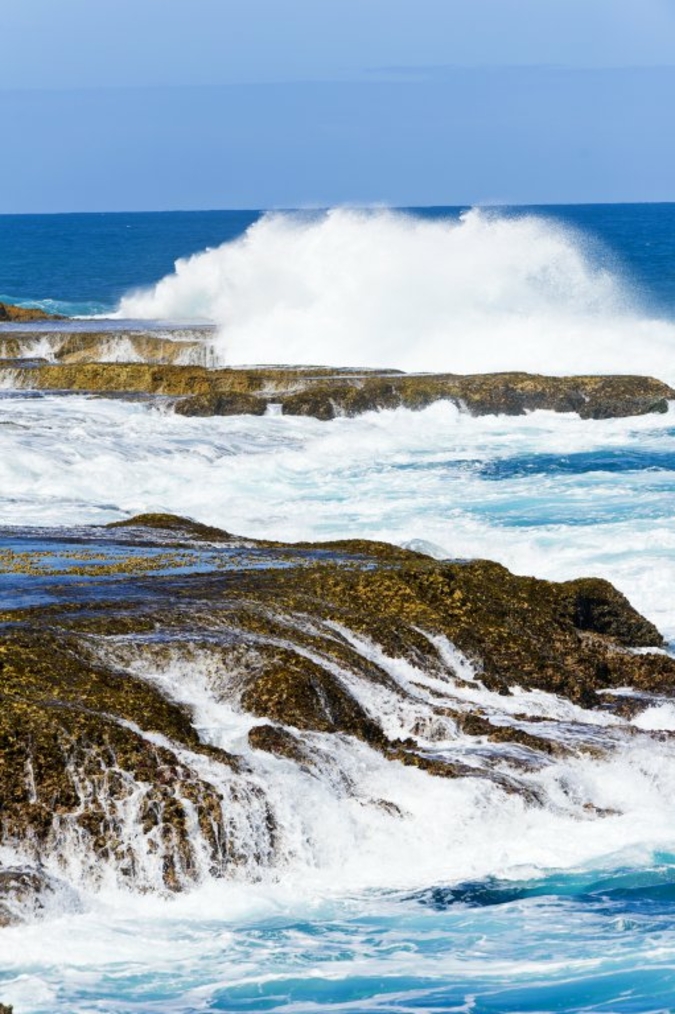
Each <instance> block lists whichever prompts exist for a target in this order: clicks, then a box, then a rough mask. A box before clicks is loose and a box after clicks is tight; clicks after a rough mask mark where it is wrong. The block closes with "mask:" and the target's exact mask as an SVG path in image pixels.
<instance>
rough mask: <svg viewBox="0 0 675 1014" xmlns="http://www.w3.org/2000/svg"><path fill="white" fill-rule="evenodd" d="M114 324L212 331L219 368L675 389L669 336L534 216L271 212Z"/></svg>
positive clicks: (603, 264) (136, 296) (180, 264)
mask: <svg viewBox="0 0 675 1014" xmlns="http://www.w3.org/2000/svg"><path fill="white" fill-rule="evenodd" d="M600 253H603V256H600ZM117 315H118V316H119V317H125V318H141V319H152V318H165V319H200V318H206V319H209V320H213V321H216V322H217V323H218V325H219V331H220V337H219V340H218V345H217V348H218V352H219V357H220V360H221V362H222V363H223V364H245V363H246V364H248V363H269V362H274V363H277V362H288V363H305V364H325V365H335V366H339V365H350V366H363V367H381V366H388V367H396V368H399V369H405V370H434V371H437V370H447V371H452V372H458V373H472V372H485V371H489V372H492V371H498V370H526V371H530V372H540V373H546V372H548V373H574V372H576V373H580V372H615V373H616V372H618V373H642V374H644V373H648V374H653V375H656V376H659V377H661V378H662V379H664V380H672V379H673V378H675V367H674V366H673V362H674V356H673V353H674V352H675V324H673V323H672V322H671V321H669V320H666V319H661V317H660V316H659V315H658V314H653V313H651V312H650V311H649V310H648V309H647V308H646V307H644V306H641V301H640V298H639V297H638V295H637V293H636V292H635V291H634V290H633V288H632V287H631V284H630V282H629V281H628V280H627V279H626V278H625V277H624V276H623V275H622V272H621V270H620V269H618V268H616V266H615V268H614V270H613V269H612V257H611V256H609V255H608V252H607V251H606V250H605V251H604V252H603V251H600V249H599V247H598V244H597V243H595V244H594V243H593V242H591V241H590V240H588V239H587V238H584V236H583V235H582V234H581V233H579V232H577V231H576V230H575V229H573V228H571V227H569V226H565V225H563V224H561V223H560V222H555V221H554V220H552V219H547V218H545V217H541V216H539V215H537V216H535V215H532V214H523V215H515V216H514V215H513V214H509V215H500V214H499V213H496V212H484V211H479V210H473V211H470V212H467V213H465V214H463V215H462V216H460V218H459V219H458V220H450V219H436V220H428V219H423V218H420V217H417V216H415V215H412V214H409V215H406V214H402V213H395V212H391V211H377V212H359V211H349V210H341V209H337V210H332V211H329V212H326V213H322V214H315V215H302V214H268V215H265V216H264V217H262V218H261V219H260V220H259V221H257V222H255V223H254V224H253V225H251V226H250V227H249V228H248V230H247V231H246V233H245V234H244V235H243V236H241V237H240V238H238V239H235V240H233V241H231V242H229V243H226V244H224V245H222V246H220V247H218V248H217V249H212V250H207V251H204V252H203V253H200V254H196V255H194V256H192V257H190V258H187V259H182V260H179V261H177V263H176V266H175V271H174V273H173V274H171V275H168V276H166V277H165V278H163V279H162V280H161V281H159V282H158V283H157V284H156V285H154V286H153V287H151V288H149V289H145V290H142V291H138V292H135V293H130V294H128V295H127V296H125V297H124V298H123V299H122V300H121V302H120V304H119V307H118V309H117Z"/></svg>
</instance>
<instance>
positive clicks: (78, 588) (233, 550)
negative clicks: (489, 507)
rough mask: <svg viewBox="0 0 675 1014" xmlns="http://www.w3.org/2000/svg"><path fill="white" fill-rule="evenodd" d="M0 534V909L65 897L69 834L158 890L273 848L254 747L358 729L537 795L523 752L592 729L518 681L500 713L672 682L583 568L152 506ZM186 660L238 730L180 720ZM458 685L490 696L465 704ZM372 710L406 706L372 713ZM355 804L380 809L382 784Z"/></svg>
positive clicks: (579, 740) (333, 741)
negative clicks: (298, 540)
mask: <svg viewBox="0 0 675 1014" xmlns="http://www.w3.org/2000/svg"><path fill="white" fill-rule="evenodd" d="M0 535H1V538H0V592H1V593H2V599H3V600H4V604H2V605H1V606H0V622H1V623H2V630H1V631H0V678H1V687H2V705H3V706H2V709H1V710H0V749H1V750H2V756H3V766H2V769H1V770H0V815H1V821H2V835H3V841H4V843H5V845H7V846H10V847H12V848H14V849H15V850H16V852H17V854H18V855H20V856H21V857H22V864H21V865H20V866H18V867H10V868H5V869H4V870H3V869H0V925H2V924H5V925H7V924H11V923H12V922H14V921H16V920H17V919H20V918H25V917H30V918H34V917H36V916H39V914H40V913H41V912H48V911H49V909H50V904H51V900H50V899H52V898H53V897H56V896H58V897H59V898H61V899H63V898H64V897H67V896H68V891H69V890H72V889H71V888H70V887H69V884H68V881H69V877H71V876H72V869H71V866H72V862H73V854H76V855H77V868H78V870H79V871H80V875H81V876H82V875H83V876H85V879H86V880H87V881H88V882H89V883H90V885H92V886H96V884H97V883H99V882H102V881H103V880H105V878H106V877H107V878H113V879H114V880H115V881H116V882H118V883H122V884H124V883H126V884H128V885H129V886H130V887H132V888H133V889H135V890H141V891H148V890H150V891H159V892H165V891H168V892H172V891H178V890H182V889H185V888H187V887H189V886H190V885H191V884H194V883H196V882H198V881H199V880H200V878H202V877H203V876H204V875H206V874H208V875H209V876H222V877H229V876H233V875H237V874H238V873H241V872H242V871H244V872H247V874H248V875H250V876H255V875H256V870H258V871H259V870H260V869H263V868H266V867H269V866H270V865H273V864H274V863H275V862H276V861H277V860H278V858H279V849H280V848H281V845H280V842H281V840H282V837H283V836H282V829H281V827H280V823H279V821H280V818H279V816H278V814H277V812H276V810H275V803H274V799H273V798H271V796H268V794H267V793H266V791H265V789H264V787H263V783H262V782H261V780H260V778H259V777H258V776H257V775H256V771H255V758H257V757H261V758H262V757H264V756H268V757H269V758H271V761H270V762H272V763H275V764H291V765H294V766H295V767H296V768H297V769H298V770H299V771H303V772H306V773H310V774H311V776H312V777H315V778H319V779H321V778H324V779H340V778H342V779H344V777H345V774H344V772H343V771H341V768H340V762H339V757H340V749H360V750H364V749H365V750H366V751H369V756H371V757H372V758H376V757H378V758H379V759H380V760H379V761H378V763H386V764H398V765H405V766H406V767H413V768H416V769H418V770H420V771H421V772H425V773H427V774H429V775H432V776H435V777H439V778H450V779H456V778H481V779H485V780H486V781H487V782H490V783H492V784H494V785H496V786H497V787H498V788H499V789H500V790H501V791H504V792H506V793H510V794H516V795H520V796H521V797H522V798H523V801H524V803H526V804H527V805H533V806H538V805H542V800H541V799H540V798H539V791H540V790H539V789H538V786H537V782H536V779H533V772H536V771H538V770H540V769H541V767H542V766H545V765H548V764H551V763H555V762H556V760H557V759H559V758H560V757H564V756H566V755H574V754H578V755H579V756H583V755H587V756H602V754H603V753H604V752H606V751H611V749H612V742H611V737H610V738H608V739H607V741H606V742H604V741H603V740H602V738H601V737H600V736H599V734H598V728H597V725H594V724H592V723H591V724H590V725H588V726H585V725H584V723H583V721H582V720H580V721H579V723H578V727H577V728H576V729H575V731H574V734H573V735H570V730H569V728H567V726H566V725H565V724H564V723H563V724H561V723H560V722H556V721H555V720H553V719H552V718H551V719H548V720H545V714H546V712H545V709H544V713H543V714H541V713H530V712H528V708H527V704H526V698H523V701H524V703H523V705H522V711H521V710H520V708H519V709H517V710H515V711H514V709H513V707H511V706H508V703H509V701H511V700H512V699H513V694H514V693H515V692H516V691H517V694H520V695H522V694H527V693H528V692H543V693H545V694H548V695H555V698H551V699H552V700H553V699H562V700H565V701H567V702H569V706H570V707H571V708H573V709H574V708H576V709H582V711H579V714H580V715H582V713H583V711H587V712H588V713H589V714H592V713H593V712H601V713H602V714H612V715H614V716H615V718H614V719H613V721H616V722H617V723H624V724H625V723H626V721H627V720H628V719H629V718H630V716H631V714H632V713H634V711H635V710H636V709H638V710H639V708H641V707H644V706H645V701H648V700H649V699H650V698H651V696H652V695H655V694H657V695H666V696H671V695H672V694H673V693H675V659H673V658H671V657H670V656H668V655H666V654H665V653H664V652H663V651H662V650H661V649H662V647H663V641H662V638H661V636H660V634H659V633H658V631H657V630H656V629H655V628H654V626H653V625H652V624H651V623H649V622H648V621H647V620H645V619H644V618H643V617H641V616H640V615H639V614H638V613H637V612H636V611H635V610H634V609H633V608H632V607H631V605H630V604H629V603H628V601H627V600H626V599H625V598H624V596H623V595H621V594H620V593H619V592H618V591H617V590H616V589H614V588H613V587H612V585H611V584H609V583H608V582H606V581H603V580H599V579H594V578H580V579H578V580H575V581H568V582H564V583H560V584H556V583H553V582H548V581H542V580H537V579H535V578H530V577H519V576H516V575H514V574H511V573H510V572H509V571H508V570H506V569H505V568H504V567H502V566H500V565H498V564H495V563H491V562H489V561H484V560H473V561H440V562H439V561H435V560H432V559H430V558H429V557H426V556H423V555H421V554H418V553H414V552H411V551H408V550H404V549H399V548H397V547H395V546H390V545H386V544H382V543H372V542H367V541H345V542H333V543H316V544H294V545H286V544H280V543H272V542H260V541H255V540H250V539H244V538H239V537H235V536H231V535H229V534H228V533H226V532H222V531H220V530H218V529H213V528H209V527H207V526H203V525H197V524H195V523H193V522H190V521H188V520H187V519H182V518H176V517H173V516H170V515H145V516H140V517H137V518H132V519H130V520H129V521H128V522H124V523H121V524H119V523H118V524H116V525H112V526H107V527H103V528H101V527H97V528H93V527H92V528H87V529H75V530H68V529H58V530H52V531H49V530H48V531H44V530H42V531H41V530H37V529H33V530H31V529H23V530H22V529H5V530H4V531H3V532H2V533H0ZM636 649H639V650H636ZM401 667H404V668H405V671H406V673H407V674H408V676H407V677H406V680H403V681H401V680H400V679H399V677H398V676H397V673H398V672H399V670H400V669H401ZM196 672H200V673H202V676H201V677H200V678H202V679H205V680H206V684H205V686H207V688H208V693H209V694H210V695H211V696H212V697H213V699H214V701H216V702H218V706H219V707H227V708H229V709H231V712H232V714H234V715H237V716H240V718H238V721H240V722H241V723H243V724H242V729H247V731H245V732H242V734H241V735H242V736H243V737H244V738H243V739H241V740H237V739H236V738H235V739H234V740H232V742H229V741H228V742H227V743H223V742H222V741H220V740H218V739H217V738H216V739H214V738H213V737H212V736H210V735H209V734H208V733H205V732H204V731H203V729H202V728H201V725H200V719H199V717H198V707H197V705H196V704H195V703H194V702H192V703H191V698H190V696H189V693H188V690H189V688H190V687H191V686H192V683H191V681H194V679H196V676H195V673H196ZM203 674H206V675H203ZM429 680H431V681H433V685H434V686H436V689H435V690H434V692H433V694H431V695H427V696H426V697H425V696H424V695H423V694H422V690H423V688H424V686H425V681H426V682H428V681H429ZM626 686H630V687H632V688H633V689H634V694H633V696H632V697H630V698H626V697H625V696H621V695H617V694H615V693H614V691H616V690H618V689H619V688H622V687H626ZM476 688H479V689H480V691H481V693H484V692H486V691H487V692H488V693H489V692H491V693H492V694H493V695H496V697H495V698H494V699H495V701H496V702H497V704H494V705H492V706H490V707H485V706H480V705H477V704H476V703H475V701H474V702H473V703H472V700H471V691H472V689H473V690H475V689H476ZM205 692H206V690H203V691H199V693H200V694H203V693H205ZM467 695H468V696H467ZM197 696H198V695H197ZM197 696H196V697H195V700H196V699H197ZM199 699H201V698H199ZM519 699H520V698H519ZM500 700H503V701H504V702H505V706H504V709H503V710H500V708H499V706H498V702H499V701H500ZM374 701H379V702H380V704H379V705H378V706H377V707H376V706H374V704H373V702H374ZM384 701H386V702H388V704H387V706H386V707H383V706H382V702H384ZM422 702H424V706H422ZM392 708H393V709H394V710H396V709H397V708H398V709H399V710H401V711H402V713H403V712H404V711H405V709H406V708H407V709H411V708H412V710H413V711H414V710H415V709H417V712H418V716H417V718H416V719H415V721H414V722H412V723H411V724H409V725H408V726H407V727H404V726H401V725H400V724H399V725H392V723H391V721H390V720H389V719H388V718H387V715H389V714H391V713H392ZM552 714H553V712H552ZM349 744H353V746H352V747H350V746H349ZM338 747H339V748H338ZM270 762H266V763H270ZM369 763H375V761H374V759H373V761H372V762H369ZM342 791H344V792H346V793H347V795H349V793H350V792H355V791H356V790H355V789H353V788H352V789H350V788H349V786H348V784H347V783H345V787H344V788H343V790H342ZM577 803H578V801H575V805H577ZM362 805H365V806H373V807H379V808H383V809H384V811H385V812H387V813H389V815H390V817H391V819H392V820H396V819H400V817H401V815H400V814H397V813H396V807H395V805H394V804H392V803H391V802H390V801H388V800H386V799H374V800H373V799H371V800H363V801H362ZM584 806H585V807H586V809H587V810H588V813H589V815H592V816H600V817H602V814H597V813H595V811H594V810H593V806H592V803H590V802H589V803H587V804H585V803H584V802H583V801H582V803H581V808H580V813H581V814H582V815H583V813H584V812H585V811H584ZM242 823H243V827H242ZM83 871H84V872H83ZM73 903H74V902H73Z"/></svg>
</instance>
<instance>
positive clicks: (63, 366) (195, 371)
mask: <svg viewBox="0 0 675 1014" xmlns="http://www.w3.org/2000/svg"><path fill="white" fill-rule="evenodd" d="M81 342H82V340H81V339H80V343H81ZM154 342H155V347H156V346H157V344H158V340H157V339H155V340H154ZM146 344H147V343H146ZM166 344H168V345H169V346H170V347H171V348H170V353H171V355H174V356H175V357H176V358H180V356H183V355H184V356H187V357H188V358H189V357H190V356H191V355H193V354H195V353H194V346H192V345H190V344H189V343H186V342H183V343H177V342H171V341H169V342H166ZM185 346H187V348H186V347H185ZM164 354H165V355H166V354H167V353H166V350H165V351H164ZM0 381H2V382H3V383H4V385H5V386H13V387H16V388H19V389H31V390H41V391H71V392H75V391H76V392H88V393H95V394H100V395H107V396H112V395H116V396H120V395H122V396H124V395H136V396H137V395H139V394H146V395H151V396H163V397H165V398H167V397H168V398H170V399H172V401H173V403H174V406H175V411H176V412H178V413H179V414H182V415H193V416H194V415H198V416H199V415H201V416H217V415H241V414H249V415H263V414H265V413H266V412H269V411H272V410H276V411H279V412H281V413H283V414H284V415H295V416H299V415H304V416H313V417H314V418H317V419H324V420H327V419H333V418H334V417H336V416H354V415H358V414H360V413H362V412H366V411H370V410H375V409H394V408H401V407H404V408H409V409H422V408H425V407H427V406H428V405H430V404H432V403H433V402H435V401H439V400H446V401H451V402H453V403H454V404H455V405H457V406H459V407H460V408H461V409H463V410H465V411H467V412H469V413H470V414H472V415H490V414H504V415H522V414H523V413H525V412H528V411H533V410H535V409H549V410H552V411H555V412H576V413H577V414H578V415H580V416H581V417H582V418H585V419H605V418H612V417H619V416H631V415H644V414H646V413H650V412H666V411H667V409H668V401H669V400H672V399H675V391H673V389H672V388H670V387H669V386H668V385H667V384H665V383H663V382H662V381H660V380H655V379H653V378H651V377H637V376H579V377H546V376H539V375H533V374H527V373H491V374H475V375H469V376H459V375H455V374H403V373H398V372H396V371H384V370H383V371H378V370H372V371H356V370H347V369H345V370H337V369H329V368H325V367H324V368H320V367H316V368H311V367H271V366H270V367H267V366H266V367H252V368H248V369H245V368H241V369H209V368H207V367H205V366H202V365H175V364H166V363H163V364H157V363H147V362H142V363H139V362H132V363H129V362H126V363H121V362H87V361H82V362H72V361H71V362H65V363H64V362H59V363H54V364H45V363H38V364H35V363H33V364H31V365H30V366H28V365H25V364H22V363H21V362H20V361H16V360H14V361H13V362H11V363H6V364H5V365H4V366H0Z"/></svg>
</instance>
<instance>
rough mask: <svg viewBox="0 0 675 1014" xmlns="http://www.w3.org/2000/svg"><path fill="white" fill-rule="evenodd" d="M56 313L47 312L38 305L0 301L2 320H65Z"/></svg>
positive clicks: (19, 321) (20, 321) (0, 318)
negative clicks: (21, 304) (15, 304)
mask: <svg viewBox="0 0 675 1014" xmlns="http://www.w3.org/2000/svg"><path fill="white" fill-rule="evenodd" d="M63 319H64V318H63V317H61V316H59V315H58V314H56V313H46V312H45V311H44V310H40V309H38V308H37V307H32V306H13V305H12V304H11V303H0V321H12V322H18V323H23V322H24V321H32V320H63Z"/></svg>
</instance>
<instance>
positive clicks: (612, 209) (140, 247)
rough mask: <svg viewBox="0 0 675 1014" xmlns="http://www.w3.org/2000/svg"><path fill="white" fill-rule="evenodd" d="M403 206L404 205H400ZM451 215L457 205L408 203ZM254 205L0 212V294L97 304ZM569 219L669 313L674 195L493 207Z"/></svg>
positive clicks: (241, 223) (103, 305) (218, 233)
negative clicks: (670, 198) (668, 199)
mask: <svg viewBox="0 0 675 1014" xmlns="http://www.w3.org/2000/svg"><path fill="white" fill-rule="evenodd" d="M404 210H405V209H404ZM407 210H408V211H409V212H410V213H411V214H413V215H414V216H416V217H419V218H421V219H425V220H431V221H434V220H444V219H448V220H456V219H457V218H458V217H459V216H460V214H461V213H462V212H463V211H465V210H467V209H465V208H461V207H439V208H415V209H407ZM262 214H263V212H261V211H187V212H146V213H128V214H124V213H115V214H106V213H96V214H70V215H69V214H64V215H0V300H5V301H7V302H15V303H19V304H24V303H25V304H26V305H39V306H42V307H44V308H45V309H48V308H49V309H52V310H53V311H54V312H63V313H66V314H68V313H81V314H91V313H97V314H98V313H106V312H109V311H111V310H113V309H114V308H115V307H116V306H117V304H118V302H119V300H120V298H121V297H122V296H123V295H124V294H125V293H127V292H129V291H130V290H133V289H136V288H140V287H144V286H148V285H152V284H153V283H155V282H157V281H159V280H160V279H161V278H162V277H164V276H165V275H167V274H169V273H170V272H171V271H172V269H173V266H174V262H175V261H176V260H177V259H178V258H181V257H187V256H190V255H192V254H196V253H199V252H201V251H203V250H205V249H206V248H209V247H216V246H218V245H220V244H221V243H225V242H228V241H231V240H233V239H235V238H237V237H239V236H241V235H242V234H243V233H244V232H245V231H246V229H247V228H248V227H249V226H250V225H252V224H253V223H254V222H256V221H257V220H258V219H259V218H260V216H261V215H262ZM499 214H500V215H502V216H516V217H519V216H522V215H530V214H532V215H536V216H545V217H546V218H548V219H551V220H553V221H557V222H560V223H562V224H563V225H565V226H568V227H572V228H574V229H578V230H579V232H580V234H582V235H583V237H584V240H585V243H586V244H588V246H589V248H590V249H591V250H592V251H593V253H594V255H595V256H596V257H597V258H599V259H600V261H602V262H604V263H606V264H607V266H608V267H610V268H611V269H613V270H617V271H620V272H625V273H626V275H627V276H628V277H629V278H630V279H631V280H632V281H633V282H634V283H635V286H636V288H637V289H638V291H639V292H640V293H641V296H642V298H643V299H644V300H645V301H646V303H647V304H649V305H651V306H652V307H653V308H655V309H656V310H659V311H666V312H668V313H669V314H672V313H675V268H674V266H673V264H674V256H675V204H606V205H602V204H591V205H546V206H545V207H537V206H532V207H519V208H512V209H510V208H501V209H499Z"/></svg>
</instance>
